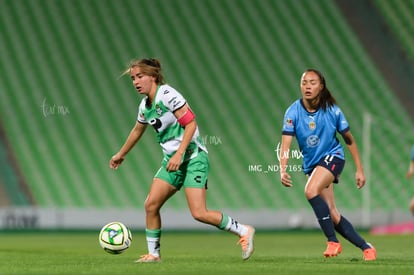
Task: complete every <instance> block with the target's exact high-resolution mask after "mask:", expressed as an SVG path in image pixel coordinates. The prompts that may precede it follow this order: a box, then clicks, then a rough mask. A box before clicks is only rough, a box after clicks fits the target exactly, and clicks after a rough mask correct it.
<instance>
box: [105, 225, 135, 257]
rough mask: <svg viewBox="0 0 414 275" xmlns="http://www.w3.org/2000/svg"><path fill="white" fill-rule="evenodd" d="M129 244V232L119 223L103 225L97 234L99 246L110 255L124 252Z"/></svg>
mask: <svg viewBox="0 0 414 275" xmlns="http://www.w3.org/2000/svg"><path fill="white" fill-rule="evenodd" d="M131 242H132V234H131V231H130V230H129V228H128V227H126V226H125V225H124V224H123V223H121V222H110V223H108V224H106V225H104V227H102V229H101V232H100V233H99V244H100V245H101V246H102V248H103V249H104V250H105V251H106V252H108V253H111V254H120V253H122V252H124V251H125V250H126V249H127V248H128V247H129V246H130V245H131Z"/></svg>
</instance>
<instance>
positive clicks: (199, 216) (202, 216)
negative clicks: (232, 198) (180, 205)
mask: <svg viewBox="0 0 414 275" xmlns="http://www.w3.org/2000/svg"><path fill="white" fill-rule="evenodd" d="M206 213H207V212H205V211H191V215H192V216H193V218H194V219H195V220H196V221H199V222H203V223H205V222H207V218H206V217H207V215H206Z"/></svg>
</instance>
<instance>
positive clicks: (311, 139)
mask: <svg viewBox="0 0 414 275" xmlns="http://www.w3.org/2000/svg"><path fill="white" fill-rule="evenodd" d="M320 142H321V140H320V139H319V137H318V136H317V135H311V136H308V138H307V139H306V144H307V145H308V147H311V148H313V147H316V146H318V145H319V143H320Z"/></svg>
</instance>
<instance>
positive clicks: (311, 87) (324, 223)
mask: <svg viewBox="0 0 414 275" xmlns="http://www.w3.org/2000/svg"><path fill="white" fill-rule="evenodd" d="M300 81H301V82H300V88H301V92H302V98H300V99H298V100H296V101H295V102H294V103H293V104H292V105H291V106H290V107H289V108H288V109H287V110H286V113H285V117H284V124H283V130H282V142H281V150H280V156H279V159H280V180H281V182H282V184H283V185H284V186H287V187H291V186H293V184H292V180H291V177H290V175H289V173H288V169H286V168H287V167H288V158H289V157H288V156H289V150H290V146H291V144H292V140H293V137H294V136H295V137H296V140H297V142H298V144H299V148H300V150H301V151H302V154H303V164H302V166H303V171H304V173H305V174H306V175H307V176H308V181H307V183H306V186H305V196H306V198H307V199H308V201H309V203H310V205H311V206H312V208H313V211H314V213H315V216H316V218H317V219H318V222H319V224H320V227H321V229H322V230H323V232H324V234H325V236H326V238H327V240H328V244H327V248H326V250H325V252H324V253H323V254H324V256H325V257H335V256H337V255H338V254H339V253H341V252H342V246H341V244H340V243H339V241H338V239H337V237H336V233H335V230H336V231H337V232H338V233H339V234H341V235H342V236H343V237H344V238H345V239H347V240H348V241H350V242H351V243H353V244H354V245H355V246H357V247H359V248H360V249H361V250H362V251H363V257H364V259H365V260H366V261H372V260H375V259H376V250H375V248H374V247H373V246H372V245H371V244H369V243H367V242H365V240H364V239H363V238H362V237H361V236H360V235H359V234H358V233H357V232H356V231H355V229H354V227H353V226H352V224H351V223H350V222H349V221H348V220H347V219H346V218H345V217H344V216H342V215H341V214H340V213H339V211H338V209H337V208H336V205H335V199H334V184H332V183H338V179H339V175H340V174H341V172H342V169H343V168H344V164H345V156H344V150H343V147H342V145H341V144H340V142H339V140H338V139H337V138H336V132H339V133H340V134H341V135H342V137H343V138H344V140H345V143H346V144H347V146H348V149H349V151H350V152H351V155H352V157H353V159H354V162H355V165H356V185H357V187H358V188H362V187H363V186H364V184H365V175H364V171H363V168H362V164H361V161H360V157H359V153H358V148H357V145H356V143H355V140H354V137H353V136H352V134H351V131H350V129H349V125H348V122H347V120H346V119H345V116H344V114H343V113H342V112H341V109H340V108H339V107H338V106H337V105H336V101H335V99H334V97H333V96H332V95H331V93H330V91H329V89H328V87H327V86H326V81H325V78H324V77H323V75H322V74H321V73H320V72H319V71H317V70H314V69H309V70H306V71H305V72H304V73H303V74H302V77H301V80H300Z"/></svg>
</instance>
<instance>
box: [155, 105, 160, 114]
mask: <svg viewBox="0 0 414 275" xmlns="http://www.w3.org/2000/svg"><path fill="white" fill-rule="evenodd" d="M155 111H156V112H157V114H158V115H159V116H160V115H161V114H162V110H161V108H160V105H158V104H157V105H155Z"/></svg>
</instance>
